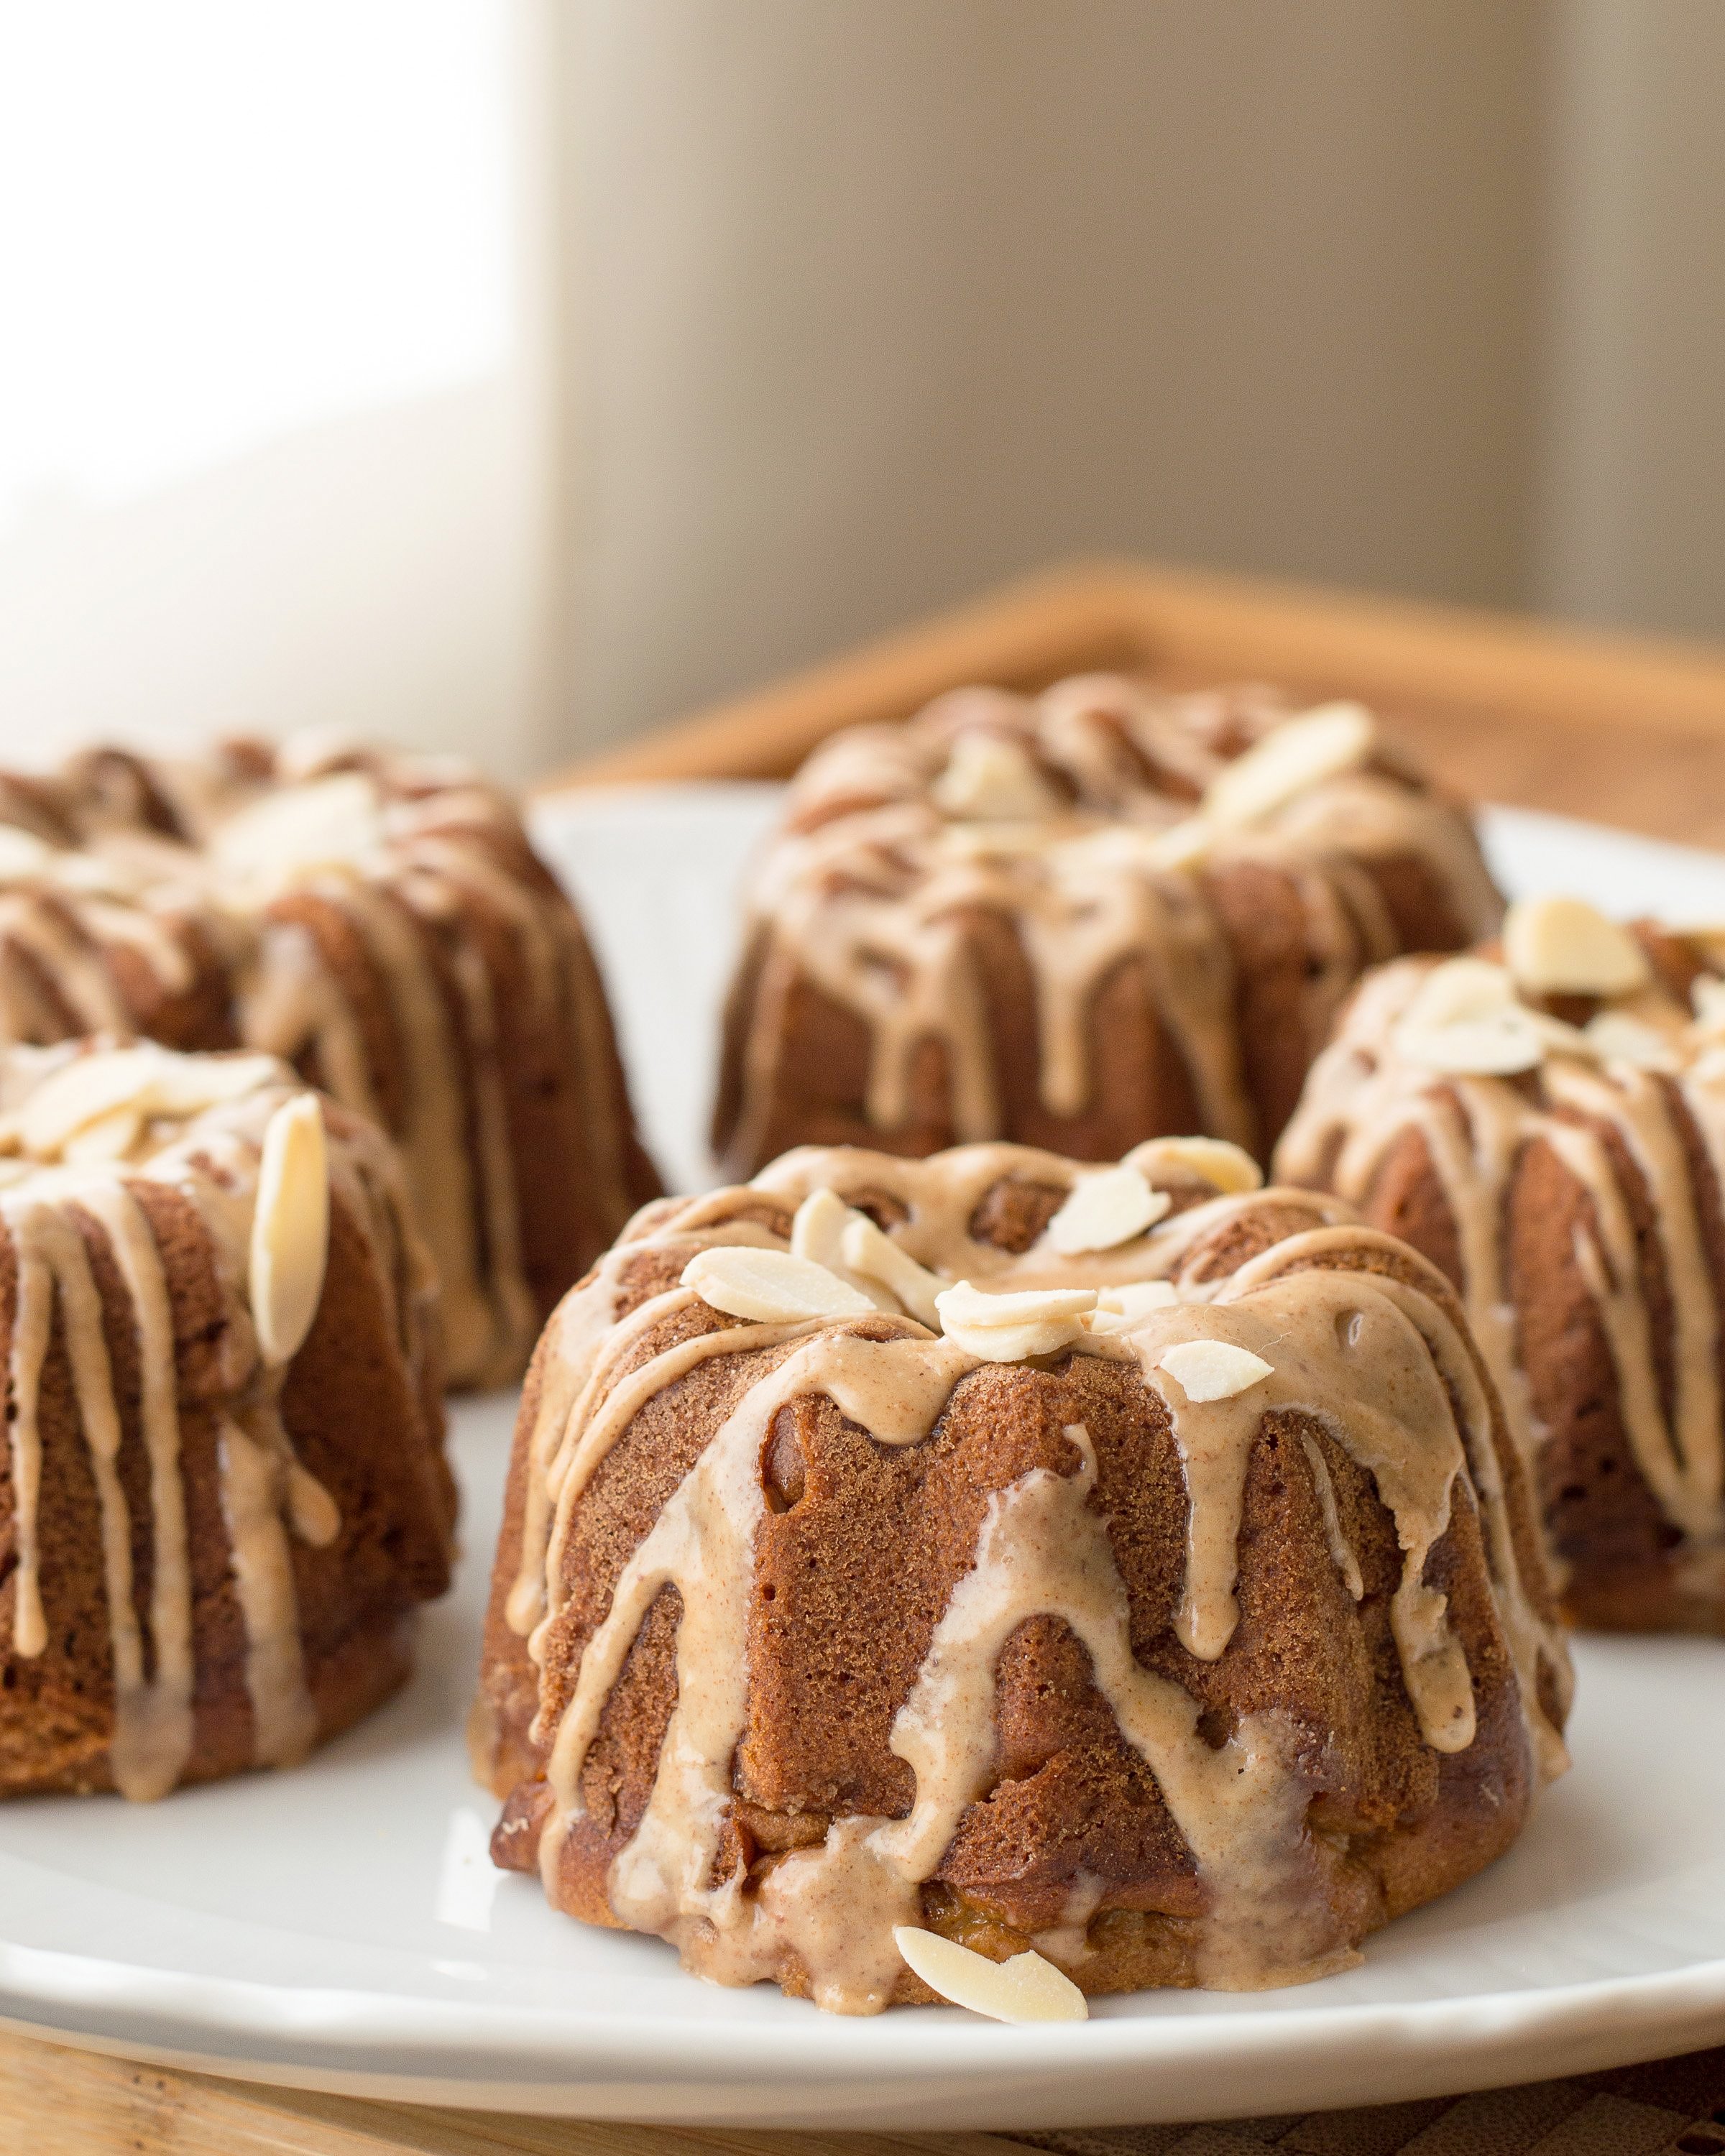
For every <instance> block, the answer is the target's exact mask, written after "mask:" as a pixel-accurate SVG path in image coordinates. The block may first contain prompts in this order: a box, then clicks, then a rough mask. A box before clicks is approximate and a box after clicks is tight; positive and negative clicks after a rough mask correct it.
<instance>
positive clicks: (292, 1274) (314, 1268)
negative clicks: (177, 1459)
mask: <svg viewBox="0 0 1725 2156" xmlns="http://www.w3.org/2000/svg"><path fill="white" fill-rule="evenodd" d="M329 1247H330V1172H329V1152H328V1147H327V1145H326V1142H325V1138H324V1128H323V1106H322V1103H321V1101H319V1100H318V1097H317V1096H316V1093H300V1094H299V1095H297V1096H295V1098H294V1099H293V1100H291V1101H285V1103H284V1104H283V1105H282V1106H280V1107H279V1108H278V1109H277V1110H276V1111H275V1114H274V1115H273V1116H271V1117H270V1121H269V1123H268V1125H267V1126H266V1127H265V1129H264V1144H263V1149H262V1152H261V1153H260V1155H259V1160H258V1195H257V1203H256V1205H255V1206H254V1209H253V1213H252V1240H251V1264H250V1279H249V1286H250V1300H251V1306H252V1323H253V1324H254V1326H255V1327H256V1328H257V1334H258V1346H259V1349H260V1350H261V1352H262V1353H263V1357H264V1361H265V1362H266V1363H271V1364H274V1365H276V1366H280V1364H282V1363H288V1362H290V1361H291V1360H292V1359H293V1358H294V1357H295V1355H296V1354H297V1353H299V1351H300V1347H301V1346H302V1345H303V1344H304V1342H305V1336H306V1334H307V1333H308V1332H310V1331H311V1321H312V1319H313V1318H314V1317H316V1315H317V1306H318V1302H319V1301H320V1300H321V1296H322V1295H323V1276H324V1268H325V1266H326V1264H327V1263H328V1260H329Z"/></svg>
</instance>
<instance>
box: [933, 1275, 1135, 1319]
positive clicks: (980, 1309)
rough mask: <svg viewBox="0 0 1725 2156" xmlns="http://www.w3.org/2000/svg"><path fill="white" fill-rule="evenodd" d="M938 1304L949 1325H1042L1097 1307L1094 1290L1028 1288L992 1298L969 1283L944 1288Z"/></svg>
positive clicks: (1078, 1315)
mask: <svg viewBox="0 0 1725 2156" xmlns="http://www.w3.org/2000/svg"><path fill="white" fill-rule="evenodd" d="M935 1301H936V1302H937V1305H938V1306H939V1310H940V1315H941V1321H942V1323H943V1324H946V1325H949V1326H950V1325H1040V1324H1044V1323H1045V1322H1049V1321H1050V1320H1052V1319H1055V1318H1060V1317H1082V1316H1083V1315H1084V1313H1085V1312H1086V1311H1087V1310H1094V1309H1095V1308H1096V1290H1095V1289H1094V1288H1093V1287H1026V1288H1019V1289H1016V1290H1014V1291H1011V1292H1009V1293H1007V1294H1004V1295H990V1294H989V1293H988V1291H987V1290H986V1289H985V1288H979V1287H973V1286H971V1284H970V1282H969V1281H958V1282H957V1285H956V1286H952V1287H949V1288H945V1289H942V1291H941V1293H940V1294H939V1295H938V1296H936V1298H935Z"/></svg>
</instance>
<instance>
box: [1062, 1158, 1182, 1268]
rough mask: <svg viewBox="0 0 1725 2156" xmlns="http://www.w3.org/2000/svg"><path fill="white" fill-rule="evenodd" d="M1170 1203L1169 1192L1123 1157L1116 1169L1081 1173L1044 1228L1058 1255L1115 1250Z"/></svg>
mask: <svg viewBox="0 0 1725 2156" xmlns="http://www.w3.org/2000/svg"><path fill="white" fill-rule="evenodd" d="M1173 1202H1174V1201H1173V1199H1172V1198H1170V1197H1169V1196H1168V1193H1167V1191H1165V1190H1153V1189H1152V1188H1150V1186H1149V1184H1148V1183H1147V1182H1146V1181H1145V1180H1144V1178H1143V1177H1142V1175H1141V1174H1140V1173H1138V1171H1137V1168H1132V1167H1128V1166H1127V1163H1125V1162H1124V1161H1122V1163H1121V1164H1120V1166H1119V1167H1118V1168H1102V1169H1101V1170H1100V1171H1099V1172H1098V1173H1096V1174H1095V1175H1082V1176H1081V1177H1080V1178H1078V1180H1077V1182H1076V1183H1074V1184H1073V1186H1072V1192H1071V1195H1070V1197H1069V1198H1068V1199H1067V1200H1066V1202H1065V1204H1064V1205H1062V1206H1061V1208H1060V1211H1059V1212H1058V1213H1056V1214H1055V1216H1054V1218H1053V1219H1051V1220H1050V1222H1049V1224H1048V1226H1047V1228H1046V1229H1045V1231H1044V1232H1045V1234H1046V1235H1047V1237H1048V1240H1049V1241H1050V1243H1052V1244H1053V1245H1054V1246H1055V1250H1058V1251H1059V1252H1060V1255H1061V1256H1062V1257H1067V1258H1073V1257H1076V1256H1078V1255H1080V1253H1081V1252H1082V1251H1085V1250H1117V1249H1118V1248H1119V1247H1120V1245H1122V1243H1129V1242H1131V1241H1132V1240H1133V1238H1134V1237H1135V1236H1138V1235H1142V1234H1143V1233H1144V1231H1145V1229H1147V1228H1149V1227H1151V1226H1153V1224H1155V1222H1157V1221H1158V1220H1159V1219H1161V1218H1162V1216H1163V1214H1164V1213H1166V1212H1167V1211H1168V1208H1169V1206H1171V1205H1172V1204H1173Z"/></svg>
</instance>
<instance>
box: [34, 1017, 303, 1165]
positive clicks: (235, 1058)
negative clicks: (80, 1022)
mask: <svg viewBox="0 0 1725 2156" xmlns="http://www.w3.org/2000/svg"><path fill="white" fill-rule="evenodd" d="M286 1075H288V1074H287V1073H286V1072H285V1070H284V1069H283V1067H282V1065H280V1063H278V1062H277V1061H276V1060H275V1057H274V1056H273V1055H177V1054H176V1053H175V1051H174V1050H172V1049H171V1048H160V1047H158V1046H157V1045H156V1044H155V1043H154V1042H153V1041H140V1042H139V1043H138V1044H137V1045H136V1047H132V1048H116V1049H111V1050H99V1051H98V1052H97V1053H95V1054H94V1055H78V1056H74V1057H73V1058H72V1060H70V1061H69V1062H68V1063H64V1064H62V1065H61V1066H60V1068H59V1070H56V1071H54V1073H53V1075H51V1076H49V1077H47V1078H44V1080H43V1081H42V1082H41V1084H40V1085H39V1086H37V1087H36V1089H35V1091H33V1093H31V1094H30V1095H29V1096H28V1098H27V1099H26V1100H25V1101H23V1104H22V1105H21V1106H20V1107H19V1108H18V1111H17V1113H16V1114H15V1115H13V1116H8V1118H7V1120H6V1125H5V1128H4V1131H3V1132H0V1143H3V1142H5V1141H6V1140H7V1139H10V1140H11V1141H12V1142H13V1144H14V1145H16V1146H17V1147H19V1148H20V1149H21V1150H22V1151H23V1152H26V1153H28V1154H29V1155H30V1157H31V1158H33V1159H36V1160H53V1159H54V1158H56V1157H57V1156H58V1155H59V1153H60V1152H62V1151H63V1150H64V1147H66V1145H67V1143H68V1142H69V1140H70V1139H72V1138H73V1137H75V1136H76V1135H77V1133H78V1132H80V1131H81V1130H83V1129H85V1127H87V1126H88V1125H90V1124H91V1123H95V1122H102V1121H104V1120H105V1118H106V1117H108V1116H111V1115H113V1114H115V1113H116V1111H120V1110H122V1109H131V1110H132V1111H135V1112H136V1114H137V1115H138V1116H195V1115H198V1114H201V1113H202V1112H203V1110H204V1109H206V1108H213V1107H217V1106H219V1105H220V1104H221V1103H222V1102H223V1101H237V1100H240V1099H242V1098H243V1097H244V1096H245V1095H246V1094H248V1093H255V1092H256V1091H258V1090H259V1087H260V1086H270V1085H274V1084H277V1083H280V1081H282V1080H283V1079H284V1078H285V1076H286Z"/></svg>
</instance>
